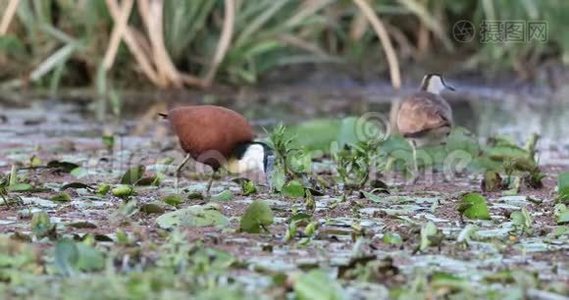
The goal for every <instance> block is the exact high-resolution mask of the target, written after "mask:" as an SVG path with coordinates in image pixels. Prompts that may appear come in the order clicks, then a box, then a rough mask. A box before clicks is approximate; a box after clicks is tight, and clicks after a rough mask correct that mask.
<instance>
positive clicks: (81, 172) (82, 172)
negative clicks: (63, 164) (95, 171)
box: [69, 167, 89, 178]
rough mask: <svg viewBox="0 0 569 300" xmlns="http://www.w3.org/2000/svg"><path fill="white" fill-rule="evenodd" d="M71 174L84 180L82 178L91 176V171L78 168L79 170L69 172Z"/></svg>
mask: <svg viewBox="0 0 569 300" xmlns="http://www.w3.org/2000/svg"><path fill="white" fill-rule="evenodd" d="M69 174H71V176H73V177H75V178H82V177H85V176H87V175H89V171H87V169H85V168H82V167H77V168H75V169H73V170H71V172H69Z"/></svg>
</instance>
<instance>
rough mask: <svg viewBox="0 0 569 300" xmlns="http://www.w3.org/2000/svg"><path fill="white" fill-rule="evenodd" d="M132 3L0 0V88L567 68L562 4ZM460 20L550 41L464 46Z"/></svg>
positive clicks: (568, 12)
mask: <svg viewBox="0 0 569 300" xmlns="http://www.w3.org/2000/svg"><path fill="white" fill-rule="evenodd" d="M125 1H127V0H122V1H118V0H106V1H88V0H44V1H40V0H6V1H0V12H2V13H1V14H0V17H1V19H0V30H1V31H0V63H1V64H2V66H3V67H2V68H1V70H0V87H3V88H15V87H21V86H25V85H28V84H32V85H34V86H39V87H47V88H50V89H51V90H52V91H53V92H54V93H55V92H56V91H57V90H58V88H59V87H60V86H61V85H62V84H63V85H81V86H83V85H90V84H94V83H95V82H102V81H103V79H105V80H106V79H108V78H110V79H112V80H114V81H117V82H118V84H119V85H122V86H128V85H131V86H132V85H137V86H138V85H141V84H144V83H145V82H149V83H151V84H153V85H155V86H158V87H163V88H167V87H181V86H190V87H207V86H210V85H211V84H212V83H213V82H215V81H217V82H227V83H234V84H239V83H249V84H254V83H256V82H258V81H259V79H260V78H261V76H262V75H263V74H265V73H266V72H267V71H270V70H273V69H275V68H277V67H280V66H285V65H290V64H305V63H312V64H318V63H340V64H346V65H361V66H364V67H365V68H367V69H372V68H377V69H378V70H387V71H388V72H389V73H390V74H391V80H392V83H393V86H394V87H395V88H398V87H399V85H400V77H401V75H400V71H401V70H400V65H407V64H409V63H414V62H416V61H418V60H421V59H428V58H430V57H431V56H441V55H446V54H452V53H458V54H461V55H463V56H464V55H466V56H467V57H468V59H464V60H463V62H462V64H463V67H464V68H474V69H481V68H485V69H487V68H490V70H494V71H495V70H508V69H513V70H516V71H518V72H519V73H522V74H526V73H528V72H531V69H532V68H535V67H536V66H538V65H539V64H540V63H542V62H543V60H544V59H546V58H552V57H554V58H558V59H559V60H560V61H562V62H563V63H565V64H567V63H569V32H567V31H566V30H565V28H569V24H568V23H569V2H568V1H564V0H545V1H539V0H522V1H488V0H480V1H476V0H466V1H454V0H444V1H439V0H351V1H348V0H279V1H274V0H257V1H249V0H162V1H149V0H135V1H134V4H133V6H132V7H130V8H128V11H123V8H124V7H123V4H125V3H126V2H125ZM14 7H15V8H16V9H15V10H14V9H13V8H14ZM121 13H122V14H124V17H126V23H123V24H120V22H119V20H120V16H121ZM459 20H470V21H472V22H473V23H474V24H475V25H476V26H477V28H478V26H479V25H480V24H481V22H482V21H483V20H525V21H530V20H546V21H547V22H548V25H549V41H548V42H547V43H538V42H527V43H507V42H504V43H479V42H478V40H475V41H473V42H471V43H467V44H464V43H459V42H457V41H456V40H454V39H453V37H452V34H451V33H452V26H453V25H454V23H455V22H456V21H459ZM101 68H103V71H104V72H102V73H98V72H101V71H100V70H101ZM77 78H82V80H78V79H77ZM101 78H102V79H101Z"/></svg>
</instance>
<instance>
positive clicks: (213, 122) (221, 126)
mask: <svg viewBox="0 0 569 300" xmlns="http://www.w3.org/2000/svg"><path fill="white" fill-rule="evenodd" d="M160 115H161V116H163V117H165V118H168V120H169V121H170V123H171V125H172V128H173V129H174V132H175V133H176V135H177V136H178V139H179V141H180V146H181V147H182V149H183V150H184V151H185V152H186V156H185V158H184V160H183V161H182V163H181V164H180V165H179V166H178V167H177V168H176V181H175V186H176V189H177V188H178V179H179V177H180V171H181V170H182V168H183V167H184V165H185V164H186V163H187V162H188V161H189V159H190V158H193V159H194V160H196V161H198V162H201V163H203V164H206V165H209V166H210V167H211V168H212V169H213V171H214V173H213V174H212V176H211V178H210V180H209V182H208V185H207V189H206V195H209V190H210V189H211V185H212V182H213V178H214V176H215V173H216V172H217V171H218V170H219V169H220V168H221V167H223V168H225V169H227V170H228V171H229V172H230V173H244V172H250V171H261V172H262V173H263V174H265V176H268V175H269V174H270V172H271V170H272V168H273V162H274V154H273V151H272V150H271V148H270V147H269V146H267V145H266V144H264V143H261V142H256V141H254V138H255V132H254V130H253V128H252V127H251V125H250V124H249V122H248V121H247V119H245V117H244V116H242V115H241V114H239V113H237V112H235V111H233V110H231V109H228V108H225V107H221V106H215V105H195V106H183V107H177V108H174V109H171V110H170V111H168V114H160Z"/></svg>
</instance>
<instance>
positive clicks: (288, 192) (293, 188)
mask: <svg viewBox="0 0 569 300" xmlns="http://www.w3.org/2000/svg"><path fill="white" fill-rule="evenodd" d="M282 193H283V195H285V196H287V197H291V198H300V197H304V185H302V183H300V182H298V181H297V180H291V181H289V182H287V184H285V186H284V187H283V189H282Z"/></svg>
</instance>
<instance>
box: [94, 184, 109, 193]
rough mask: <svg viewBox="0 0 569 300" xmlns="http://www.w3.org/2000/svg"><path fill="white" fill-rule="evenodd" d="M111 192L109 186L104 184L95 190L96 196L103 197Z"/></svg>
mask: <svg viewBox="0 0 569 300" xmlns="http://www.w3.org/2000/svg"><path fill="white" fill-rule="evenodd" d="M110 190H111V185H110V184H106V183H101V184H100V185H99V187H98V188H97V195H101V196H104V195H106V194H107V193H108V192H109V191H110Z"/></svg>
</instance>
